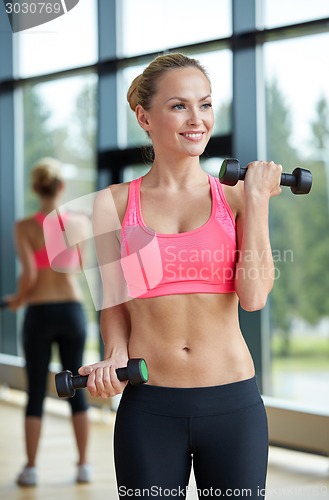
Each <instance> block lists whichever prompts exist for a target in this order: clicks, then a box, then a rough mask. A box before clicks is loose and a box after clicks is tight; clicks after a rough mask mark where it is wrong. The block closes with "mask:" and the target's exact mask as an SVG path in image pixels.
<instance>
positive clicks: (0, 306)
mask: <svg viewBox="0 0 329 500" xmlns="http://www.w3.org/2000/svg"><path fill="white" fill-rule="evenodd" d="M5 307H8V302H6V301H5V300H0V309H5Z"/></svg>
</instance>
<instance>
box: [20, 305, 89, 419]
mask: <svg viewBox="0 0 329 500" xmlns="http://www.w3.org/2000/svg"><path fill="white" fill-rule="evenodd" d="M85 325H86V322H85V314H84V310H83V307H82V305H81V304H80V303H79V302H62V303H47V304H36V305H30V306H28V307H27V309H26V312H25V318H24V325H23V345H24V351H25V361H26V374H27V385H28V387H27V389H28V401H27V406H26V412H25V414H26V416H34V417H41V416H42V412H43V401H44V397H45V394H46V390H47V379H48V367H49V362H50V358H51V348H52V344H53V343H57V344H58V350H59V355H60V359H61V363H62V367H63V370H70V371H72V372H73V373H77V371H78V368H79V367H80V366H81V365H82V363H83V352H84V346H85V341H86V327H85ZM68 402H69V403H70V405H71V411H72V413H73V414H74V413H77V412H80V411H86V410H87V409H88V404H87V401H86V398H85V394H84V391H77V392H76V395H75V396H74V398H70V399H68Z"/></svg>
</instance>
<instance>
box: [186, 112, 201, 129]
mask: <svg viewBox="0 0 329 500" xmlns="http://www.w3.org/2000/svg"><path fill="white" fill-rule="evenodd" d="M187 123H188V124H189V125H200V123H202V119H201V116H200V112H199V110H198V109H192V110H191V111H190V115H189V117H188V120H187Z"/></svg>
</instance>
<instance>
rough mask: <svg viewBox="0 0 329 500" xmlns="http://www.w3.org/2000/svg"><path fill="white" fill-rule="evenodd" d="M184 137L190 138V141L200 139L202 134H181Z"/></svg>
mask: <svg viewBox="0 0 329 500" xmlns="http://www.w3.org/2000/svg"><path fill="white" fill-rule="evenodd" d="M183 135H184V136H185V137H191V138H192V139H196V138H198V137H202V134H183Z"/></svg>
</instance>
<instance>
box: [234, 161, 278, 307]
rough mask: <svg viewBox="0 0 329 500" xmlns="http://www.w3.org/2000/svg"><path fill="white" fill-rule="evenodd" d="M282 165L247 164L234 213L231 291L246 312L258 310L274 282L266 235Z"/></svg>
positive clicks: (272, 265) (267, 235)
mask: <svg viewBox="0 0 329 500" xmlns="http://www.w3.org/2000/svg"><path fill="white" fill-rule="evenodd" d="M281 172H282V166H281V165H277V164H275V163H274V162H253V163H250V164H249V165H248V171H247V174H246V177H245V181H244V183H239V184H240V186H239V189H240V192H241V195H240V196H239V200H240V202H239V207H238V210H237V242H238V260H237V266H236V277H235V289H236V292H237V295H238V297H239V300H240V305H241V307H242V308H243V309H245V310H247V311H256V310H259V309H262V308H263V307H264V306H265V304H266V301H267V297H268V294H269V293H270V291H271V289H272V287H273V283H274V271H275V270H274V264H273V258H272V249H271V243H270V236H269V223H268V215H269V201H270V198H271V197H272V196H276V195H278V194H279V193H280V192H281V188H280V177H281Z"/></svg>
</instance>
